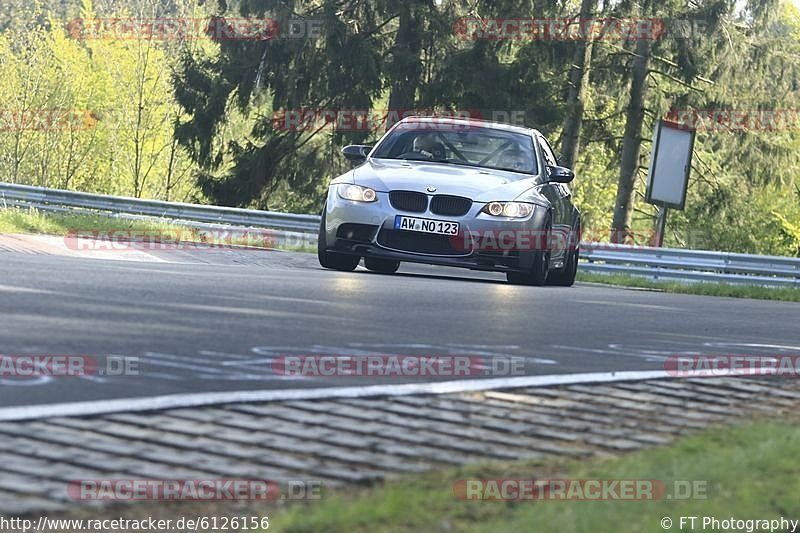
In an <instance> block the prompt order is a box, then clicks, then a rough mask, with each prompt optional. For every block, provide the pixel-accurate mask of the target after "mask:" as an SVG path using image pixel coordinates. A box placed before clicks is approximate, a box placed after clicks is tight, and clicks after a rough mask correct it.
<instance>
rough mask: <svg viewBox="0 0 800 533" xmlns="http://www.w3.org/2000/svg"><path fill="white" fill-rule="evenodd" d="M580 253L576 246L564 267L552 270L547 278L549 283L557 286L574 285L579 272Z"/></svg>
mask: <svg viewBox="0 0 800 533" xmlns="http://www.w3.org/2000/svg"><path fill="white" fill-rule="evenodd" d="M579 255H580V253H579V251H578V249H577V248H576V249H575V251H573V252H571V253H570V254H569V259H568V260H567V262H566V263H565V264H564V268H562V269H560V270H554V271H553V272H550V276H549V277H548V278H547V284H548V285H554V286H556V287H572V286H573V285H574V284H575V275H576V274H577V273H578V257H579Z"/></svg>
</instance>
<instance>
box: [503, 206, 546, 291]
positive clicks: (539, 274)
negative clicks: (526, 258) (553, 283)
mask: <svg viewBox="0 0 800 533" xmlns="http://www.w3.org/2000/svg"><path fill="white" fill-rule="evenodd" d="M545 228H546V229H545V231H544V234H545V235H547V242H546V243H544V250H542V251H539V252H536V253H535V254H534V256H533V266H532V267H531V269H530V271H528V272H506V279H507V280H508V282H509V283H512V284H514V285H535V286H541V285H544V284H545V283H546V282H547V277H548V275H549V274H550V229H551V227H550V221H549V220H548V222H547V224H546V225H545Z"/></svg>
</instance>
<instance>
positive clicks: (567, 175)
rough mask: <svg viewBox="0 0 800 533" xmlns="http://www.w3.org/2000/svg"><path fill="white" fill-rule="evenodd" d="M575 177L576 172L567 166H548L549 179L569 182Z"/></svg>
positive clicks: (557, 181)
mask: <svg viewBox="0 0 800 533" xmlns="http://www.w3.org/2000/svg"><path fill="white" fill-rule="evenodd" d="M574 179H575V173H574V172H573V171H571V170H570V169H568V168H567V167H547V181H553V182H555V183H569V182H571V181H572V180H574Z"/></svg>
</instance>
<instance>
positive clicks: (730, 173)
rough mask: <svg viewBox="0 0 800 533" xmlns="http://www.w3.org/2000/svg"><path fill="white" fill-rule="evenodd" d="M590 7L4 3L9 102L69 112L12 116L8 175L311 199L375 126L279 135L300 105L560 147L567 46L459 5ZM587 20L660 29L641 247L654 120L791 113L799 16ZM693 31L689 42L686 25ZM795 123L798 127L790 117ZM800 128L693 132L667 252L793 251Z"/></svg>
mask: <svg viewBox="0 0 800 533" xmlns="http://www.w3.org/2000/svg"><path fill="white" fill-rule="evenodd" d="M578 8H579V2H571V3H556V2H549V1H538V0H537V1H536V2H533V3H531V2H522V1H519V0H493V1H492V2H483V3H478V4H474V5H467V4H461V3H457V2H432V1H429V0H411V1H408V2H402V1H399V0H368V1H363V0H305V1H291V2H288V3H287V2H283V1H278V0H238V1H235V2H227V1H218V2H217V3H216V4H214V3H206V2H203V1H201V0H168V1H167V0H145V1H139V0H136V1H134V0H94V1H92V0H60V1H58V2H50V3H44V2H24V1H22V0H7V1H6V2H4V3H3V6H2V7H0V68H2V71H3V74H4V75H3V77H2V78H0V110H13V111H19V112H23V113H25V112H27V113H36V112H37V111H38V112H39V113H40V114H41V110H47V109H60V110H66V111H71V112H73V115H71V116H72V117H73V123H72V124H73V126H75V125H76V124H77V125H79V127H63V126H62V127H57V128H52V127H51V128H45V129H36V128H30V127H28V128H25V127H23V128H0V180H4V181H11V182H16V183H30V184H36V185H45V186H50V187H60V188H68V189H79V190H86V191H92V192H104V193H112V194H124V195H133V196H142V197H153V198H163V199H171V200H186V201H201V202H211V203H217V204H222V205H232V206H248V207H259V208H269V209H279V210H292V211H302V212H311V213H314V212H318V211H319V209H320V207H321V203H322V198H323V195H324V192H325V188H326V184H327V182H328V180H329V179H330V178H331V177H333V176H335V175H337V174H339V173H342V172H344V171H346V170H347V168H349V167H348V165H347V163H346V162H345V161H344V159H343V158H342V157H341V155H340V154H339V148H340V147H341V146H342V145H344V144H347V143H360V142H371V141H374V140H375V139H376V138H377V137H378V136H379V135H380V134H381V133H382V131H383V126H384V125H383V124H377V125H376V127H375V128H374V129H373V130H372V131H367V130H363V129H356V130H353V129H347V128H346V127H339V126H335V125H328V126H323V127H319V126H320V124H317V125H316V126H315V127H312V128H303V127H301V128H285V127H281V126H280V120H276V118H280V117H281V113H283V112H286V111H287V110H288V111H292V110H303V109H305V110H332V111H338V110H361V111H370V110H371V111H372V112H373V113H374V114H377V115H379V114H381V113H383V112H385V110H386V109H387V108H393V109H395V108H399V109H402V110H413V109H427V110H430V109H436V110H462V111H463V110H466V111H470V112H475V111H477V112H478V113H480V114H481V115H482V116H484V117H486V118H490V119H500V120H503V117H509V118H510V120H512V121H518V120H520V117H522V121H523V123H524V125H527V126H532V127H536V128H538V129H540V130H541V131H542V132H543V133H545V134H546V135H548V136H549V137H550V138H551V139H553V141H554V144H555V145H556V146H558V145H559V144H560V136H561V134H562V127H563V124H564V120H565V117H566V114H567V112H568V109H567V106H566V98H567V94H568V88H569V87H568V72H569V70H570V68H571V65H572V62H573V57H574V52H575V42H573V41H569V40H558V39H556V40H536V39H533V40H531V39H519V40H514V39H511V40H504V39H501V40H490V39H464V38H463V35H459V34H458V32H457V31H455V29H454V24H455V23H456V21H458V20H459V19H460V18H462V17H467V18H471V19H474V18H476V17H497V18H510V17H519V18H544V17H567V16H574V15H575V14H576V13H577V11H578ZM595 10H596V11H597V12H596V16H597V17H598V18H604V17H618V18H622V19H630V18H634V17H646V18H656V19H660V20H663V21H664V22H665V25H666V30H667V33H666V34H664V35H663V36H662V37H660V38H659V39H657V40H656V41H654V42H653V43H652V58H651V61H650V72H649V75H648V78H647V84H648V91H647V98H646V118H645V121H644V124H643V136H644V137H646V138H645V139H641V142H642V151H641V157H640V161H639V171H638V174H637V180H636V191H635V194H636V197H635V202H634V215H633V226H634V227H633V232H634V234H635V235H638V236H640V237H639V238H638V239H637V241H638V242H640V243H644V242H646V241H647V237H648V235H649V234H650V232H651V231H652V230H651V228H652V226H653V223H654V215H655V210H654V208H653V207H652V206H650V205H649V204H646V203H645V202H644V198H643V197H644V184H645V174H646V168H647V162H648V161H647V158H648V155H649V146H650V141H649V137H650V132H651V131H652V128H653V125H654V123H655V120H656V119H658V118H661V117H664V116H666V115H667V114H668V113H669V111H670V110H675V109H694V110H708V109H720V108H721V109H738V110H749V111H751V112H752V111H758V110H774V109H779V110H796V109H797V108H798V107H800V106H798V103H800V98H798V91H800V62H799V61H798V60H797V58H798V57H800V15H798V11H797V9H796V8H795V7H794V6H793V5H792V4H790V3H782V4H778V3H776V0H763V1H762V0H759V1H755V0H751V1H750V2H744V3H742V2H738V3H733V2H727V1H722V0H707V1H706V0H704V1H702V2H699V3H698V2H696V3H693V4H691V5H687V4H685V3H682V2H678V1H677V0H668V1H666V2H653V1H647V2H640V3H632V2H627V1H623V2H618V3H599V2H598V3H597V4H596V5H595ZM114 16H121V17H126V16H127V17H132V18H139V19H154V18H157V17H190V18H194V19H201V18H205V17H211V16H215V17H249V18H259V19H275V20H278V21H279V22H280V24H281V28H282V29H283V30H286V29H287V27H288V21H289V20H290V19H291V20H298V19H304V20H308V21H312V22H313V23H314V24H315V25H316V29H317V30H318V31H319V38H289V37H286V34H285V31H284V33H281V34H279V35H278V36H277V37H276V38H274V39H270V40H266V41H265V40H247V39H245V40H237V39H222V40H213V39H212V38H211V37H210V36H201V38H196V39H188V40H181V39H158V38H156V39H147V38H141V37H140V38H127V39H88V40H80V39H76V38H75V36H74V35H72V34H71V33H70V32H69V31H67V28H68V25H67V22H68V21H70V20H73V19H76V18H83V19H92V18H94V17H114ZM682 32H683V33H682ZM634 46H635V42H631V41H624V40H613V39H612V40H600V41H597V42H595V43H594V47H593V50H592V52H593V53H592V58H591V62H590V69H589V83H588V87H587V89H586V92H585V94H584V114H583V130H582V139H581V143H580V151H579V154H578V159H577V163H576V172H577V176H578V177H577V178H576V180H575V182H574V184H573V190H574V195H575V200H576V202H577V203H578V205H579V207H580V209H581V211H582V213H583V219H584V224H583V225H584V229H585V232H586V233H587V235H589V236H591V238H595V239H597V238H606V236H607V235H608V233H609V229H610V227H611V219H612V209H613V206H614V203H615V195H616V183H617V180H618V178H619V173H620V171H619V166H620V152H621V146H622V140H623V137H622V134H623V131H624V128H625V110H626V106H627V102H628V91H629V85H630V65H631V61H632V59H633V57H634V53H633V50H634ZM795 120H796V119H795ZM798 173H800V131H798V128H797V124H794V125H793V127H789V128H785V129H781V130H780V131H768V130H763V129H761V130H759V129H758V128H756V129H755V130H750V131H745V130H736V131H726V130H724V129H723V130H715V129H713V128H711V129H708V128H706V129H701V131H698V134H697V139H696V142H695V154H694V159H693V167H692V180H691V182H690V187H689V191H688V196H687V202H686V210H685V211H683V212H675V211H673V212H671V214H670V218H669V223H668V233H667V244H668V245H672V246H690V247H696V248H712V249H721V250H731V251H739V252H757V253H769V254H789V255H798V254H800V245H798V235H797V227H798V224H799V222H798V221H800V214H798V207H797V206H798V201H799V200H800V193H798V183H800V179H798Z"/></svg>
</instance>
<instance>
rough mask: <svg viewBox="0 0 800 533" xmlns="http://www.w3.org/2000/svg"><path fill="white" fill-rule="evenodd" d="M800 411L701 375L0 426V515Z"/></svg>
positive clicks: (603, 445) (772, 387) (653, 440)
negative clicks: (173, 485)
mask: <svg viewBox="0 0 800 533" xmlns="http://www.w3.org/2000/svg"><path fill="white" fill-rule="evenodd" d="M799 408H800V384H798V381H797V380H796V379H791V380H789V379H785V380H781V379H767V378H736V379H734V378H697V379H684V380H676V379H663V380H646V381H630V382H616V383H610V384H587V385H566V386H553V387H535V388H523V389H510V390H502V391H483V392H470V393H449V394H442V395H424V396H423V395H421V396H399V397H375V398H360V399H335V400H313V401H286V402H273V403H255V404H226V405H218V406H211V407H202V408H182V409H172V410H165V411H158V412H145V413H135V414H134V413H121V414H109V415H103V416H92V417H75V418H68V417H63V418H49V419H41V420H30V421H20V422H3V423H2V424H0V452H2V454H3V461H2V463H0V513H2V514H5V515H11V516H22V515H31V514H39V513H50V512H61V511H69V510H70V509H71V508H75V507H76V506H86V505H97V506H101V505H102V503H99V502H85V501H75V500H71V499H70V497H69V495H68V491H67V487H68V484H69V482H70V481H75V480H80V479H94V480H99V479H219V478H231V477H236V478H247V479H270V480H275V481H277V482H281V481H284V480H293V479H306V480H317V481H319V482H320V483H321V485H322V486H323V487H339V486H343V485H348V484H351V485H353V484H359V485H366V484H371V483H375V482H379V481H381V480H383V479H386V478H389V477H391V476H395V475H398V474H405V473H415V472H422V471H426V470H431V469H436V468H438V467H442V466H445V465H460V464H466V463H471V462H477V461H487V460H509V459H512V460H513V459H542V458H548V457H554V456H567V457H584V456H598V455H608V454H619V453H623V452H627V451H632V450H637V449H639V448H642V447H646V446H654V445H662V444H668V443H670V442H671V441H673V440H674V439H675V438H676V437H678V436H681V435H685V434H688V433H691V432H695V431H698V430H700V429H703V428H704V427H707V426H708V425H710V424H725V423H731V422H734V421H736V419H738V418H747V417H751V418H752V417H753V416H759V415H761V416H767V417H795V416H796V414H797V412H798V410H799Z"/></svg>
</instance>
